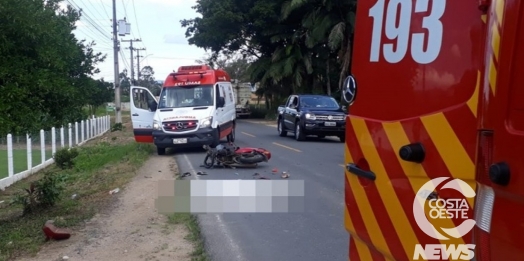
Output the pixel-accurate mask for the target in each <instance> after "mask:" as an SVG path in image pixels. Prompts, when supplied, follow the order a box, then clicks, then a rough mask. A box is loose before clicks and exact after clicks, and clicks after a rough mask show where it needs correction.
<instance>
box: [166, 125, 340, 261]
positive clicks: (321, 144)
mask: <svg viewBox="0 0 524 261" xmlns="http://www.w3.org/2000/svg"><path fill="white" fill-rule="evenodd" d="M292 135H293V134H292V133H289V134H288V137H287V138H286V137H279V136H278V133H277V129H276V126H274V125H273V126H270V125H267V124H264V123H261V122H258V123H255V122H252V121H249V120H239V123H238V125H237V129H236V141H235V144H236V145H237V146H239V147H244V146H256V147H262V148H266V149H268V150H270V151H271V154H272V158H271V159H270V160H269V162H268V163H261V164H260V165H259V166H258V167H257V169H240V168H236V169H205V168H203V167H201V165H202V162H203V160H204V157H205V154H204V152H203V150H202V149H195V150H188V149H186V150H179V151H175V152H169V153H170V154H171V155H173V154H174V155H175V157H176V159H177V162H178V165H179V169H180V171H181V173H183V172H191V173H192V175H191V176H190V177H187V178H185V179H188V178H191V179H219V180H229V179H231V180H236V179H246V180H253V176H252V175H253V173H255V172H258V173H260V174H261V175H263V176H266V177H268V178H270V179H281V177H280V175H274V174H272V173H271V171H272V169H273V168H277V169H278V170H279V172H282V171H287V172H288V173H289V174H290V177H289V180H303V181H304V193H305V197H304V210H303V212H302V213H253V214H250V213H224V214H199V215H198V217H199V221H200V225H201V228H202V232H203V234H204V238H205V244H206V250H207V252H208V254H209V255H210V256H211V259H212V260H216V261H234V260H240V261H244V260H245V261H268V260H282V261H294V260H296V261H306V260H312V261H318V260H330V261H336V260H347V259H348V243H349V235H348V233H347V232H346V230H345V229H344V170H343V166H342V164H343V159H344V154H343V153H344V147H343V143H340V142H339V141H338V138H336V137H332V138H331V137H327V138H325V139H317V138H316V137H310V138H308V140H307V141H302V142H298V141H295V140H294V139H293V138H292ZM197 171H206V172H207V173H208V175H206V176H197V175H195V173H196V172H197ZM279 174H280V173H279Z"/></svg>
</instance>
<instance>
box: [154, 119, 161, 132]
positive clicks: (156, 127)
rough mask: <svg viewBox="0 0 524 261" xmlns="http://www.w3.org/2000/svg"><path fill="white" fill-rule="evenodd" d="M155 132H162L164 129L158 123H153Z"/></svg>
mask: <svg viewBox="0 0 524 261" xmlns="http://www.w3.org/2000/svg"><path fill="white" fill-rule="evenodd" d="M153 130H162V127H161V126H160V123H158V121H153Z"/></svg>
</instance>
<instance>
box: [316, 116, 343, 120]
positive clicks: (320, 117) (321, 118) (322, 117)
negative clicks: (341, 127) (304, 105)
mask: <svg viewBox="0 0 524 261" xmlns="http://www.w3.org/2000/svg"><path fill="white" fill-rule="evenodd" d="M315 118H316V119H317V120H321V121H343V120H344V119H346V117H345V116H341V115H329V116H328V115H316V117H315Z"/></svg>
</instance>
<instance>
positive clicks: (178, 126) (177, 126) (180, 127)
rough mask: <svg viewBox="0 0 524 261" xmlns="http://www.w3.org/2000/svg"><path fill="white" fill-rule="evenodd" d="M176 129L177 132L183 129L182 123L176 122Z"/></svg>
mask: <svg viewBox="0 0 524 261" xmlns="http://www.w3.org/2000/svg"><path fill="white" fill-rule="evenodd" d="M176 128H177V129H179V130H180V129H183V128H184V123H182V122H177V124H176Z"/></svg>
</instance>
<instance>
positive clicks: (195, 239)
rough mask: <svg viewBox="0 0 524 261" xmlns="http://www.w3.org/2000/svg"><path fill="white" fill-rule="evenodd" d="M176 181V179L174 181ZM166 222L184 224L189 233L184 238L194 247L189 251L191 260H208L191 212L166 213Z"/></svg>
mask: <svg viewBox="0 0 524 261" xmlns="http://www.w3.org/2000/svg"><path fill="white" fill-rule="evenodd" d="M179 174H180V173H178V174H177V175H176V179H177V180H179V179H180V175H179ZM175 182H176V181H175ZM168 223H170V224H182V225H184V226H186V228H187V230H188V231H189V234H188V235H187V237H186V240H188V241H190V242H191V243H193V244H194V246H195V249H194V250H193V252H192V253H191V261H208V260H209V258H208V256H207V254H206V250H205V247H204V239H203V238H202V234H201V231H200V226H199V224H198V219H197V217H196V216H195V215H193V214H191V213H174V214H171V215H168Z"/></svg>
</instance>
